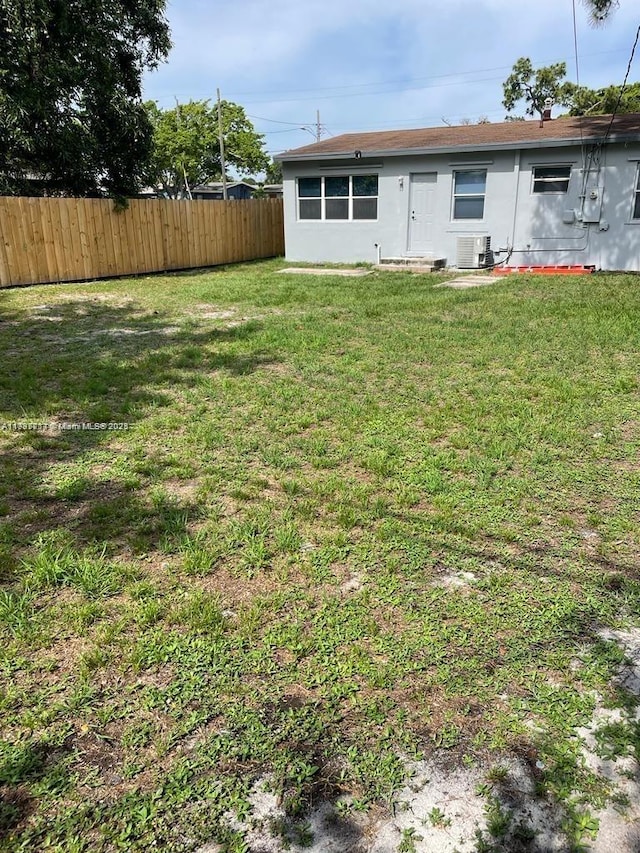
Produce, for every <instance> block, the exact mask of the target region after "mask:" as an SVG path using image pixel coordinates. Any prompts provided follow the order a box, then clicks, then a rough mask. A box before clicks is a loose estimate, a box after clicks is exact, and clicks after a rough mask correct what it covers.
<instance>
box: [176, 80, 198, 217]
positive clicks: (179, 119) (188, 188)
mask: <svg viewBox="0 0 640 853" xmlns="http://www.w3.org/2000/svg"><path fill="white" fill-rule="evenodd" d="M173 97H174V98H175V102H176V126H177V128H178V133H179V132H180V123H181V116H180V104H179V103H178V98H177V97H176V95H174V96H173ZM180 165H181V166H182V177H183V178H184V187H185V189H186V191H187V195H188V196H189V201H193V196H192V195H191V187H190V186H189V179H188V178H187V170H186V169H185V166H184V161H183V162H182V163H181V164H180Z"/></svg>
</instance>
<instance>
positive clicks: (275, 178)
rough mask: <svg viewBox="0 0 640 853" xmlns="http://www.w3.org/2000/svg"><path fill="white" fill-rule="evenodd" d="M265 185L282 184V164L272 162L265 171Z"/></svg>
mask: <svg viewBox="0 0 640 853" xmlns="http://www.w3.org/2000/svg"><path fill="white" fill-rule="evenodd" d="M264 182H265V184H281V183H282V163H280V162H277V161H276V160H272V161H271V162H270V163H269V165H268V166H267V168H266V169H265V180H264Z"/></svg>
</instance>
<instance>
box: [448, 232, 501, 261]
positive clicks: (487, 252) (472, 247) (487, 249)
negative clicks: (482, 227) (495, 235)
mask: <svg viewBox="0 0 640 853" xmlns="http://www.w3.org/2000/svg"><path fill="white" fill-rule="evenodd" d="M492 263H493V255H492V253H491V237H486V236H483V237H476V236H472V235H468V234H465V235H463V236H460V237H458V244H457V257H456V265H457V266H458V268H459V269H463V270H465V269H466V270H477V269H481V268H482V267H488V266H491V264H492Z"/></svg>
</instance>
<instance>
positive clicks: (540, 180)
mask: <svg viewBox="0 0 640 853" xmlns="http://www.w3.org/2000/svg"><path fill="white" fill-rule="evenodd" d="M536 169H568V170H569V174H568V175H567V177H566V181H567V186H566V188H565V189H564V190H546V191H536V183H541V184H544V183H545V181H547V182H549V183H557V182H558V181H564V180H565V178H557V177H556V178H549V177H546V178H536ZM572 172H573V165H572V164H571V163H537V164H536V165H532V166H531V195H566V194H567V193H568V192H569V184H570V183H571V173H572Z"/></svg>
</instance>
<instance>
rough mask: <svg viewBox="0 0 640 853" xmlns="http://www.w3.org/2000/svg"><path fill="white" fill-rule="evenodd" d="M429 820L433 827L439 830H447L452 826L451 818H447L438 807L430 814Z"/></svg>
mask: <svg viewBox="0 0 640 853" xmlns="http://www.w3.org/2000/svg"><path fill="white" fill-rule="evenodd" d="M427 820H428V821H429V823H430V824H431V826H435V827H437V828H438V829H446V827H448V826H451V818H450V817H447V815H446V814H445V813H444V812H443V811H442V809H439V808H438V806H434V807H433V808H432V809H431V811H430V812H429V814H428V815H427Z"/></svg>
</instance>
